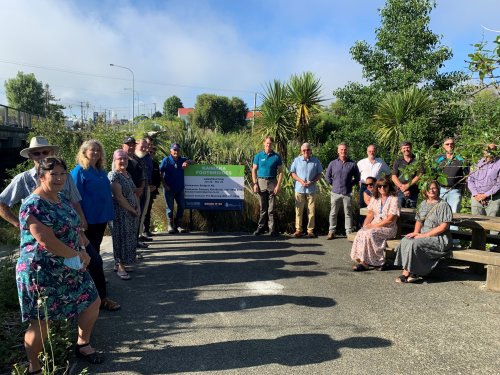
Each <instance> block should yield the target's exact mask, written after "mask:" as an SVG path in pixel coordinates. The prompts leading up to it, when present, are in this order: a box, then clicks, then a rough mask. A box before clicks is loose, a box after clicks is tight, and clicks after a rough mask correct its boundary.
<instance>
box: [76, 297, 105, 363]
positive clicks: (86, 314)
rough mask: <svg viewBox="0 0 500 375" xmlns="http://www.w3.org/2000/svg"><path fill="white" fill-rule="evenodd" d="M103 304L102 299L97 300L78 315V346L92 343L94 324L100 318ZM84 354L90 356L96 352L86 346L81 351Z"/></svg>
mask: <svg viewBox="0 0 500 375" xmlns="http://www.w3.org/2000/svg"><path fill="white" fill-rule="evenodd" d="M100 304H101V299H100V298H97V299H96V300H95V301H94V302H92V303H91V304H90V305H89V307H87V308H86V309H85V310H83V311H82V312H81V313H80V314H79V315H78V340H77V342H76V343H77V345H85V344H88V343H89V342H90V336H91V335H92V330H93V328H94V324H95V322H96V320H97V317H98V316H99V306H100ZM80 351H81V353H82V354H90V353H92V352H94V351H95V350H94V349H93V348H92V347H91V346H85V347H83V348H81V349H80Z"/></svg>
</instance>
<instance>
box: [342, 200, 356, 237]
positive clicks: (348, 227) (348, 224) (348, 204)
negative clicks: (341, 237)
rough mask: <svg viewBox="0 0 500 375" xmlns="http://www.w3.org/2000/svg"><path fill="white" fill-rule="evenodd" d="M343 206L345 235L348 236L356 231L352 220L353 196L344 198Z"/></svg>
mask: <svg viewBox="0 0 500 375" xmlns="http://www.w3.org/2000/svg"><path fill="white" fill-rule="evenodd" d="M342 204H343V206H344V217H345V233H346V235H348V234H350V233H352V232H353V231H354V227H353V220H352V197H351V194H349V195H343V196H342Z"/></svg>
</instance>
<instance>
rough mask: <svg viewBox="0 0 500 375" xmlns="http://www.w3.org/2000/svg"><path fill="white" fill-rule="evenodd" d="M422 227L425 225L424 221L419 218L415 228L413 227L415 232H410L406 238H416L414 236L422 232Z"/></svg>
mask: <svg viewBox="0 0 500 375" xmlns="http://www.w3.org/2000/svg"><path fill="white" fill-rule="evenodd" d="M422 227H423V223H422V222H421V221H419V220H417V221H416V222H415V228H414V229H413V232H411V233H408V234H407V235H406V236H405V237H406V238H414V237H416V236H417V235H419V234H420V231H421V230H422Z"/></svg>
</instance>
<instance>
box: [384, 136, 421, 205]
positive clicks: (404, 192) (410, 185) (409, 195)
mask: <svg viewBox="0 0 500 375" xmlns="http://www.w3.org/2000/svg"><path fill="white" fill-rule="evenodd" d="M411 149H412V144H411V142H406V141H405V142H403V143H401V154H402V157H401V158H399V159H396V161H395V162H394V165H393V167H392V177H391V179H392V182H394V185H396V189H397V191H398V200H399V206H400V207H401V208H416V207H417V199H418V193H419V190H418V185H417V182H418V181H419V180H420V176H421V173H417V172H415V173H413V175H411V176H410V177H409V179H406V178H405V177H404V176H403V171H404V169H405V168H406V167H407V166H408V165H410V164H413V163H414V162H415V155H413V154H412V152H411Z"/></svg>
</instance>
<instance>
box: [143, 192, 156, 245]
mask: <svg viewBox="0 0 500 375" xmlns="http://www.w3.org/2000/svg"><path fill="white" fill-rule="evenodd" d="M154 199H155V196H154V195H153V194H151V195H150V197H149V204H148V208H147V210H146V215H145V216H144V233H145V234H147V235H148V236H149V235H150V234H151V210H152V209H153V202H154Z"/></svg>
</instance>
